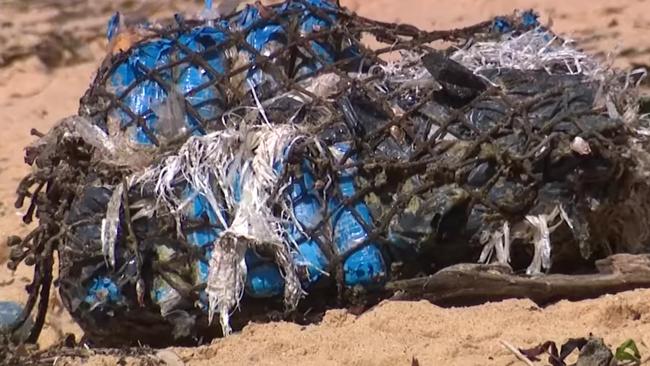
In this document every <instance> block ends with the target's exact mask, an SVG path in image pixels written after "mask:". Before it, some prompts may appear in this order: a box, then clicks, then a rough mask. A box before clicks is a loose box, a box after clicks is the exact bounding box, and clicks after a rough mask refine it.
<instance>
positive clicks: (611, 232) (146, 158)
mask: <svg viewBox="0 0 650 366" xmlns="http://www.w3.org/2000/svg"><path fill="white" fill-rule="evenodd" d="M531 14H532V13H523V15H522V14H521V13H517V14H515V15H513V16H510V17H501V18H498V19H497V21H488V22H483V23H480V24H477V25H474V26H471V27H467V28H462V29H455V30H448V31H423V30H420V29H417V28H415V27H413V26H409V25H402V24H391V23H384V22H378V21H374V20H370V19H366V18H364V17H361V16H358V15H356V14H352V13H350V12H348V11H347V10H345V9H341V8H339V7H337V6H334V5H332V4H330V3H327V2H324V3H321V2H319V1H303V0H293V1H289V2H287V3H283V4H280V5H277V6H271V7H263V6H260V5H257V6H254V7H247V8H246V9H245V10H243V11H242V12H238V13H235V14H233V15H231V16H227V17H223V18H219V19H216V20H215V19H213V20H200V21H196V20H184V19H181V18H180V17H178V18H177V19H176V20H175V22H174V23H173V25H166V26H155V25H153V26H147V27H144V26H143V27H141V28H137V29H131V30H127V32H125V33H121V34H117V35H114V34H112V35H111V36H114V38H113V39H112V42H113V44H114V45H116V47H117V48H115V50H116V52H115V53H114V54H111V55H109V56H108V57H107V58H106V60H104V62H103V63H102V66H101V67H100V69H99V70H98V73H97V76H96V78H95V80H94V81H93V83H92V85H91V87H90V88H89V90H88V91H87V93H86V94H85V95H84V96H83V98H82V99H81V106H80V110H79V115H78V116H75V117H71V118H68V119H66V120H64V121H62V123H60V124H59V125H58V126H57V127H55V128H54V129H53V130H52V131H50V132H49V133H47V134H46V135H43V136H41V137H40V139H39V140H38V142H36V143H35V144H33V145H32V146H30V147H29V148H28V149H27V154H26V162H27V163H28V164H29V165H32V166H33V167H34V170H33V172H32V174H30V175H29V176H28V177H26V178H25V179H24V180H23V181H22V182H21V184H20V186H19V189H18V194H19V199H18V201H17V204H16V206H17V207H22V205H23V203H24V201H25V200H26V199H29V208H28V210H27V213H26V215H25V217H24V221H25V222H31V221H32V220H33V218H34V217H36V218H38V227H37V228H36V229H35V230H34V231H33V232H32V233H30V234H29V235H28V236H26V237H25V238H14V239H12V240H10V245H12V247H13V248H14V250H13V251H12V262H11V265H12V266H13V267H15V266H17V265H18V263H20V262H22V261H24V262H25V263H26V264H29V265H33V266H34V274H35V275H34V280H33V282H32V284H31V285H30V286H29V289H28V290H29V293H30V296H29V299H28V302H27V304H26V306H25V311H24V314H23V317H22V318H21V321H19V322H18V323H17V325H16V328H18V327H20V325H21V324H22V323H23V322H24V321H25V320H26V319H27V318H28V316H29V314H31V313H32V311H33V310H34V308H37V311H36V320H35V325H34V327H33V329H32V332H31V335H30V337H29V340H28V341H30V342H34V341H36V339H37V338H38V335H39V332H40V330H41V328H42V325H43V321H44V318H45V314H46V310H47V305H48V296H49V293H50V287H51V285H52V282H53V278H52V266H53V256H54V253H55V252H56V253H58V258H59V268H60V278H59V280H58V285H59V291H60V293H61V295H62V298H63V301H64V305H65V306H66V308H67V309H68V310H69V311H70V312H71V314H72V315H73V317H74V318H75V319H76V320H77V321H78V322H79V323H80V325H81V326H82V328H84V330H85V332H86V334H87V336H88V337H89V339H91V340H92V341H94V342H96V343H97V344H109V345H110V344H134V343H136V342H144V343H148V344H154V345H157V344H168V343H170V342H178V339H186V338H188V337H189V338H191V339H194V340H195V339H197V338H198V337H199V336H201V335H207V336H214V335H215V332H214V329H213V327H211V325H210V324H211V323H212V317H213V315H214V314H219V321H220V323H221V327H222V329H221V334H224V335H225V334H228V333H229V332H230V331H231V327H234V328H238V327H240V326H241V325H242V324H245V323H246V322H248V321H250V320H252V319H268V318H269V317H270V316H269V315H268V314H274V311H280V313H283V312H284V314H283V315H282V316H283V317H288V316H290V315H289V314H293V315H292V316H293V320H296V321H307V320H308V319H306V318H308V317H307V316H305V315H300V314H305V312H300V311H298V312H296V311H295V310H296V309H299V307H300V306H304V307H305V308H307V307H312V308H315V309H321V310H322V309H324V308H326V307H327V306H333V305H338V306H345V305H348V306H353V305H359V304H361V305H364V304H370V303H372V302H373V301H374V300H375V299H377V298H382V297H385V296H387V295H386V289H387V288H391V286H390V284H391V283H394V282H395V281H400V280H404V279H411V278H414V277H420V276H423V275H429V274H432V273H435V272H436V271H438V270H440V269H442V268H445V267H447V266H449V265H452V264H457V263H461V262H477V261H480V262H483V263H491V262H498V263H499V264H502V265H506V264H508V265H510V266H511V267H512V268H513V269H514V270H515V271H522V272H523V271H525V272H526V273H527V274H528V275H540V274H542V273H549V272H565V273H576V272H580V271H585V270H586V271H589V270H593V264H594V262H595V260H597V259H600V258H603V257H606V256H608V255H610V254H613V253H638V252H642V251H644V250H647V244H648V239H649V237H648V233H647V227H648V226H647V225H646V219H647V217H649V216H648V215H646V214H645V213H646V212H647V210H648V208H649V207H650V205H648V195H647V186H646V185H645V183H644V180H643V179H641V177H642V174H641V173H642V172H643V166H644V161H647V154H646V152H645V149H644V146H643V138H642V136H641V135H639V134H637V133H636V132H635V129H637V128H638V127H639V123H640V120H639V116H638V115H637V110H636V108H637V107H636V98H637V96H636V91H635V88H634V86H635V84H636V83H637V82H638V81H639V79H640V77H641V76H643V75H641V76H640V75H639V74H635V73H631V74H630V73H628V74H624V73H621V72H618V71H616V70H614V69H612V68H610V67H607V66H605V65H602V64H600V63H598V62H597V61H596V60H594V59H593V58H591V57H590V56H588V55H586V54H584V53H581V52H580V51H577V50H575V49H573V48H571V47H569V46H568V44H567V43H566V41H564V40H560V39H557V38H556V37H555V36H554V35H553V34H552V33H551V32H550V31H549V30H547V29H544V28H543V27H540V26H539V24H537V23H536V22H533V23H530V21H531V18H530V17H531V16H532V15H531ZM295 19H299V20H300V21H294V20H295ZM233 25H234V26H233ZM504 25H507V26H508V27H507V28H508V29H507V31H506V30H504ZM260 34H262V35H266V37H267V38H265V42H262V43H260V42H259V39H258V38H256V37H258V36H259V35H260ZM367 37H372V38H374V40H376V42H377V43H378V44H379V46H376V47H370V46H368V44H369V43H368V41H367ZM125 42H126V43H125ZM435 42H439V43H440V42H443V43H445V42H446V44H447V45H449V44H451V46H450V47H448V48H446V49H444V50H442V51H440V50H438V49H439V48H440V47H438V48H434V47H433V43H435ZM161 50H162V51H161ZM134 59H135V60H139V61H138V62H134V61H133V60H134ZM142 95H145V96H147V98H153V99H156V98H158V99H157V102H156V103H154V102H151V101H150V100H149V101H148V102H146V103H145V102H143V99H138V98H141V97H142ZM147 103H149V104H147ZM617 220H620V221H617ZM531 244H532V245H531ZM213 249H215V250H213ZM253 263H261V264H260V265H259V266H258V267H254V266H253V265H252V264H253ZM368 263H370V265H369V264H368ZM274 276H275V277H274ZM269 278H270V279H271V280H269ZM275 278H277V279H278V280H277V281H275V280H273V279H275ZM274 281H275V282H274ZM269 283H270V284H269ZM387 285H388V286H387ZM306 292H308V293H309V294H306ZM260 293H261V295H260ZM245 294H247V295H248V296H245ZM311 294H321V295H326V296H320V297H319V296H313V295H311ZM330 294H334V295H335V296H330ZM256 295H257V296H256ZM278 295H280V297H282V299H283V301H282V302H283V304H284V309H282V310H278V309H279V307H278V305H281V304H279V303H280V302H279V301H276V300H277V297H278ZM310 295H311V296H310ZM273 299H276V300H273ZM240 302H241V303H240ZM235 309H239V310H240V311H239V312H237V313H236V314H234V313H233V311H234V310H235ZM297 314H298V315H297ZM206 315H207V316H206ZM231 316H232V317H233V318H232V319H231ZM170 334H173V336H174V340H170V339H166V338H165V337H164V336H161V335H170Z"/></svg>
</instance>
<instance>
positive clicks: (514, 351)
mask: <svg viewBox="0 0 650 366" xmlns="http://www.w3.org/2000/svg"><path fill="white" fill-rule="evenodd" d="M499 342H500V343H501V345H502V346H503V347H505V349H507V350H508V351H510V352H511V353H512V354H513V355H515V357H517V359H518V360H519V361H521V362H523V363H525V364H526V365H528V366H535V364H533V363H532V362H531V361H530V360H529V359H528V358H526V356H524V355H523V354H522V353H521V352H519V350H518V349H517V348H515V346H513V345H512V344H510V343H508V342H506V341H504V340H501V341H499Z"/></svg>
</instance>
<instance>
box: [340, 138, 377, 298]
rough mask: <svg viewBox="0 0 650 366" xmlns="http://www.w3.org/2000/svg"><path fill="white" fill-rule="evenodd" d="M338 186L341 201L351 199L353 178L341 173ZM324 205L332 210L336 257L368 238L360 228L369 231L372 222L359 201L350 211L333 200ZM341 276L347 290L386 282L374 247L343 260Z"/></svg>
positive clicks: (342, 147) (344, 150) (343, 149)
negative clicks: (342, 273) (347, 287)
mask: <svg viewBox="0 0 650 366" xmlns="http://www.w3.org/2000/svg"><path fill="white" fill-rule="evenodd" d="M333 148H334V149H336V150H338V151H339V153H340V154H341V155H343V154H346V153H347V152H348V150H349V146H348V145H347V144H345V143H339V144H336V145H334V146H333ZM351 158H353V157H351ZM338 183H339V189H340V191H341V194H342V195H343V198H349V197H352V196H354V194H355V184H354V175H352V174H351V173H350V172H347V171H343V172H341V173H340V174H339V181H338ZM328 204H329V206H330V210H336V211H334V212H335V214H334V215H333V217H332V227H333V228H334V245H336V247H337V248H338V250H339V253H345V252H346V251H348V250H350V249H351V248H353V247H354V246H355V245H356V244H359V243H361V242H363V241H365V240H366V239H367V238H368V233H367V232H366V231H365V229H364V227H363V225H362V224H365V225H367V226H370V227H372V225H373V222H372V218H371V216H370V210H369V209H368V206H367V205H366V204H365V203H364V202H363V201H359V202H357V203H355V204H354V205H353V207H344V206H342V204H341V202H339V201H338V200H337V199H336V198H332V199H330V201H329V203H328ZM352 210H354V211H356V213H357V214H358V215H359V217H360V219H361V220H363V223H361V222H359V220H358V219H357V217H356V216H355V215H354V214H353V213H352ZM343 272H344V274H345V284H346V285H347V286H355V285H364V286H368V287H371V286H373V285H378V284H381V283H382V282H383V281H384V280H385V279H386V264H385V262H384V258H383V256H382V254H381V251H380V250H379V248H378V247H377V245H376V244H374V243H368V244H367V245H365V246H363V247H362V248H360V249H357V250H356V251H354V252H353V253H352V254H351V255H350V256H349V257H348V258H347V259H346V260H345V262H344V265H343Z"/></svg>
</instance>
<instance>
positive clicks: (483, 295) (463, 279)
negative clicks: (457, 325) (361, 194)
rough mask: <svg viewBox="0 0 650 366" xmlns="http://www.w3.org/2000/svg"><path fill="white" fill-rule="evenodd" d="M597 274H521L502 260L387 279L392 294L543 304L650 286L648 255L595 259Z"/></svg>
mask: <svg viewBox="0 0 650 366" xmlns="http://www.w3.org/2000/svg"><path fill="white" fill-rule="evenodd" d="M596 267H597V269H598V271H599V273H596V274H585V275H562V274H552V275H546V276H535V277H529V276H522V275H517V274H514V273H513V272H512V270H511V269H510V267H509V266H505V265H500V264H489V265H483V264H458V265H454V266H451V267H447V268H445V269H443V270H441V271H439V272H437V273H435V274H433V275H431V276H427V277H420V278H414V279H408V280H403V281H395V282H391V283H389V284H388V285H387V289H388V290H390V291H394V292H395V297H394V298H395V299H400V300H411V299H426V300H429V301H431V302H433V303H436V304H441V305H452V304H454V305H456V304H476V303H481V302H485V301H495V300H501V299H506V298H529V299H531V300H533V301H535V302H536V303H538V304H540V305H543V304H548V303H550V302H553V301H557V300H560V299H567V300H581V299H588V298H595V297H598V296H601V295H604V294H611V293H617V292H621V291H628V290H633V289H637V288H650V255H649V254H643V255H630V254H617V255H613V256H611V257H608V258H606V259H603V260H600V261H597V262H596Z"/></svg>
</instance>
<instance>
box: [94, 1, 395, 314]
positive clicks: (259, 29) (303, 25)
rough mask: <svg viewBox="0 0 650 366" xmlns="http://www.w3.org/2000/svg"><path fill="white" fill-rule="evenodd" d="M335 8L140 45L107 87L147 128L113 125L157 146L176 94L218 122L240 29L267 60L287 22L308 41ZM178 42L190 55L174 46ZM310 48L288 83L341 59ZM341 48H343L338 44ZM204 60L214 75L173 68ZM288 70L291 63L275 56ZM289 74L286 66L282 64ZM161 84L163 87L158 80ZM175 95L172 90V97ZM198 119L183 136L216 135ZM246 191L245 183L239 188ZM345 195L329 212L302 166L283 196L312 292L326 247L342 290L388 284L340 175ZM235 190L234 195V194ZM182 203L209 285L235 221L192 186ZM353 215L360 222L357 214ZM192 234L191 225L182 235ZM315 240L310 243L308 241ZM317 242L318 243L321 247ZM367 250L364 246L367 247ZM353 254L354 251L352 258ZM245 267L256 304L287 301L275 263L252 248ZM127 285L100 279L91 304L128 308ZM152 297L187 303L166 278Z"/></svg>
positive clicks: (350, 182) (248, 19) (253, 75)
mask: <svg viewBox="0 0 650 366" xmlns="http://www.w3.org/2000/svg"><path fill="white" fill-rule="evenodd" d="M336 10H337V7H336V5H334V4H332V3H330V2H329V1H327V0H309V1H306V2H304V3H303V2H287V3H285V4H282V5H281V6H278V7H275V8H273V11H274V14H276V17H274V18H272V19H265V18H264V16H262V14H261V13H260V11H259V9H258V8H257V7H254V6H247V7H246V8H245V9H244V10H243V11H242V12H241V13H240V14H239V16H238V17H235V18H234V20H233V21H232V22H231V23H228V22H226V21H224V20H222V21H219V23H218V26H217V27H215V26H211V25H210V24H211V23H209V22H207V23H205V24H203V25H201V26H199V27H195V28H192V29H188V30H187V31H183V33H182V34H180V35H179V36H178V38H177V39H176V40H173V39H168V38H155V39H152V40H146V41H144V42H141V43H139V44H136V45H134V46H133V47H132V48H131V49H130V50H128V51H127V53H126V55H125V58H124V60H123V61H121V62H120V64H119V65H118V66H117V67H116V68H115V70H114V71H113V73H112V75H111V76H110V87H111V88H112V90H113V91H114V93H115V94H116V95H117V97H118V98H120V99H121V100H122V101H123V103H124V105H125V107H127V108H128V109H130V111H132V112H133V114H135V116H137V117H139V118H141V119H142V122H143V123H142V124H141V125H136V124H135V122H136V121H135V120H134V116H133V115H132V114H130V113H128V112H127V111H125V110H122V109H117V110H114V111H113V113H112V116H111V118H115V119H117V120H118V121H119V122H120V126H122V127H124V128H128V130H129V131H131V134H130V135H129V136H130V139H131V140H132V141H133V142H135V143H137V144H140V145H142V146H151V145H153V144H155V143H156V142H157V141H158V140H160V138H161V137H164V131H162V128H161V126H160V118H161V116H160V115H159V113H157V111H158V110H159V106H160V105H162V104H164V103H166V102H168V99H169V98H170V95H171V93H172V92H176V93H178V94H179V95H180V96H182V100H183V101H184V103H185V105H186V106H191V107H192V108H193V110H194V111H196V114H198V117H199V118H200V119H202V120H204V121H216V120H220V118H221V115H222V114H223V112H224V111H225V109H226V108H227V103H228V101H227V96H226V95H224V94H223V93H222V92H221V91H220V90H219V88H217V87H216V86H215V83H218V81H219V77H224V76H225V75H226V73H227V72H228V71H229V70H228V67H229V65H230V64H229V60H228V59H227V58H226V52H225V50H224V48H225V47H220V45H224V44H226V42H227V41H228V35H227V32H226V31H227V30H229V29H230V30H243V31H244V32H245V38H246V41H247V42H248V43H249V44H250V46H251V47H252V48H253V49H254V50H255V51H257V52H259V53H261V54H264V55H267V56H268V55H269V54H271V53H273V52H275V51H277V50H278V49H280V48H281V47H285V46H286V44H287V34H286V27H287V24H288V23H289V20H290V19H288V18H292V17H293V16H294V15H296V14H297V15H298V19H299V21H298V27H299V32H300V33H301V34H302V35H308V34H310V33H312V32H317V31H326V30H327V29H329V28H331V27H332V26H334V25H335V23H336V20H337V19H336V17H335V15H336ZM119 24H120V22H119V15H117V16H116V17H113V18H112V19H111V20H110V21H109V29H108V31H107V36H108V38H109V39H113V38H114V37H116V36H117V35H118V34H119V32H120V31H125V30H123V29H122V30H121V29H119V27H120V25H119ZM175 42H178V43H179V44H181V45H183V46H184V47H181V48H180V49H179V47H177V44H176V43H175ZM308 44H309V48H310V50H309V51H307V52H306V53H305V50H302V51H301V52H303V53H304V54H303V55H302V57H299V60H298V62H297V63H296V65H297V66H296V68H295V72H294V73H293V75H288V76H290V77H305V76H308V75H311V74H314V73H315V72H317V71H318V70H320V69H322V67H324V66H325V65H327V64H331V63H333V62H335V61H336V57H337V53H336V49H337V47H338V46H337V45H334V44H331V43H329V42H325V41H323V40H322V39H320V40H313V41H310V42H309V43H308ZM339 46H340V45H339ZM238 50H239V52H240V54H244V55H248V57H249V59H250V61H254V57H253V53H251V52H250V49H249V48H248V47H244V46H241V45H239V46H238ZM187 51H191V52H193V53H196V54H197V55H199V56H200V57H201V58H202V59H203V60H205V62H206V63H207V65H209V67H210V68H211V70H205V69H204V68H203V67H202V66H200V65H199V64H197V63H195V62H192V60H191V58H190V59H188V61H187V62H182V63H180V64H177V65H173V66H172V64H173V63H174V61H175V60H184V59H185V58H186V57H187V56H189V52H187ZM278 60H280V61H276V62H281V61H282V60H286V58H285V59H283V58H278ZM278 66H281V67H285V66H286V65H278ZM152 70H156V74H157V76H158V78H159V79H162V80H156V79H153V78H151V71H152ZM247 78H248V80H249V82H250V83H251V84H252V86H254V87H257V86H260V85H262V84H264V83H265V82H272V83H274V80H273V77H272V76H271V75H269V74H268V73H265V72H264V70H263V69H261V68H259V67H257V66H252V67H251V68H250V70H249V71H248V73H247ZM161 81H162V82H161ZM171 88H174V89H173V90H172V89H171ZM196 114H195V115H192V114H190V113H189V112H187V111H186V113H185V115H184V124H183V126H181V127H183V128H185V129H187V130H188V131H189V132H191V134H193V135H204V134H206V133H207V132H209V131H210V126H205V125H203V124H202V123H201V121H200V120H199V119H197V118H196ZM331 148H332V150H333V151H336V152H338V153H339V154H344V153H345V152H346V151H347V150H348V147H347V146H346V145H343V144H339V145H336V146H333V147H331ZM284 168H285V166H284V165H283V163H282V162H278V163H277V164H276V166H275V169H276V172H278V173H280V172H281V171H282V170H283V169H284ZM238 183H239V182H238ZM336 188H337V189H338V190H339V191H340V193H341V195H340V197H337V196H332V197H330V198H329V199H328V201H327V202H326V203H325V204H326V207H322V204H321V203H320V201H319V200H318V197H319V196H323V192H322V188H321V189H317V188H316V187H315V183H314V178H313V167H312V166H311V163H310V162H308V161H307V160H305V161H304V162H303V163H302V165H301V174H300V175H298V176H295V177H294V178H293V179H292V180H291V182H290V185H289V187H288V188H287V189H286V190H285V194H286V195H287V199H289V200H290V201H291V203H292V207H293V214H294V216H295V218H296V219H297V221H298V223H297V224H299V225H300V227H298V225H297V224H296V223H286V224H285V225H286V227H285V229H286V232H287V235H286V238H285V240H287V241H288V242H290V243H294V244H295V245H296V247H297V249H298V250H297V251H296V252H295V253H294V258H293V260H294V262H295V263H296V265H297V266H298V267H302V268H304V269H305V271H304V272H305V273H306V276H304V277H303V278H301V280H302V285H303V287H304V288H305V289H308V288H310V287H311V286H312V285H314V284H315V283H317V282H318V281H320V280H321V278H322V277H323V274H325V273H326V272H327V270H328V266H329V265H330V262H331V260H332V258H328V255H329V254H328V253H324V252H323V249H322V248H323V246H322V245H327V246H331V247H332V249H331V252H332V253H334V254H335V255H337V256H343V255H345V256H346V259H345V261H344V262H343V272H344V281H345V285H347V286H350V287H353V286H356V285H363V286H367V287H371V286H376V285H379V284H381V283H383V281H384V280H385V279H386V263H385V261H384V259H383V257H382V255H381V253H380V250H379V249H378V247H377V246H376V245H375V244H373V243H367V244H364V242H365V241H366V240H367V237H368V232H367V231H366V229H367V228H368V227H371V226H372V224H373V221H372V218H371V217H370V213H369V210H368V208H367V207H366V206H365V204H364V203H356V204H354V205H353V206H351V207H344V206H342V202H341V199H345V198H348V197H350V196H352V195H354V193H355V185H354V175H353V174H352V173H350V172H342V173H340V174H339V176H338V187H336ZM234 191H235V192H237V191H238V189H237V187H235V189H234ZM183 194H184V196H185V197H186V198H187V199H189V200H190V204H189V205H187V207H186V209H185V212H184V216H183V217H185V220H186V221H187V222H183V223H181V224H182V226H183V228H182V231H183V234H184V235H185V237H186V238H187V242H188V243H189V244H190V245H192V246H194V247H196V248H197V249H199V250H200V251H201V253H202V255H201V256H200V258H198V259H196V260H195V264H194V265H193V270H192V271H193V282H194V285H195V286H197V287H199V286H200V285H205V284H206V282H207V278H208V271H209V260H210V258H211V256H212V250H213V244H214V243H215V241H216V240H217V239H218V237H219V235H220V234H221V232H222V231H223V230H225V228H224V227H223V225H222V221H221V220H220V219H219V216H222V217H225V218H226V220H229V217H228V216H229V215H228V214H229V213H228V212H226V210H225V209H221V212H220V213H219V214H220V215H217V212H215V210H214V209H213V208H212V207H211V205H210V204H209V203H208V201H207V199H206V197H204V196H202V195H201V194H197V193H196V192H194V191H193V190H192V189H191V188H189V187H186V188H184V191H183ZM326 211H327V212H330V215H329V216H330V217H329V218H328V219H327V222H326V223H323V222H322V221H323V220H324V219H325V218H324V217H323V212H326ZM353 211H354V212H356V215H355V214H354V213H353ZM191 222H202V223H207V224H208V225H207V226H208V227H202V228H200V229H196V228H190V226H191V225H185V224H186V223H191ZM185 226H187V227H185ZM326 227H328V228H329V232H330V234H329V237H327V236H326V235H325V228H326ZM306 232H308V233H310V235H306V234H305V233H306ZM319 243H320V245H319ZM360 244H363V245H360ZM348 251H350V253H347V252H348ZM154 252H155V256H156V259H157V260H159V261H164V260H168V259H169V258H171V257H173V256H174V252H173V250H171V249H170V248H168V247H166V246H163V245H159V246H157V247H156V248H155V250H154ZM245 260H246V265H247V268H248V273H247V279H246V286H245V290H246V293H247V295H249V296H251V297H255V298H268V297H273V296H278V295H280V294H282V292H283V289H284V279H283V276H282V274H281V273H280V271H279V269H278V267H277V265H276V264H275V263H273V262H272V261H271V260H269V259H267V258H264V257H262V256H260V255H258V254H257V253H255V252H254V251H252V250H248V251H247V253H246V257H245ZM122 286H123V284H122V281H121V280H120V278H119V276H118V275H110V274H103V275H101V276H97V277H95V278H94V279H93V280H92V281H90V283H89V285H88V288H87V294H86V297H85V300H84V301H85V302H86V303H87V304H88V305H89V306H90V307H91V309H95V308H100V309H102V308H104V307H110V306H113V305H118V306H123V305H125V304H126V303H127V302H128V301H127V300H126V298H125V296H126V295H125V293H124V291H123V290H122ZM150 296H151V299H152V300H153V302H154V303H156V304H157V305H158V306H160V308H161V312H162V313H163V315H165V313H169V312H171V311H173V309H174V307H175V306H176V304H177V303H178V302H179V301H180V300H182V299H179V295H178V294H177V293H176V291H175V290H174V288H173V287H172V286H171V285H170V284H169V283H167V281H166V280H165V279H163V278H161V277H160V276H156V277H155V278H154V279H153V288H152V289H151V292H150ZM200 306H201V308H202V309H203V310H206V311H207V295H206V291H205V290H202V291H201V293H200Z"/></svg>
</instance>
